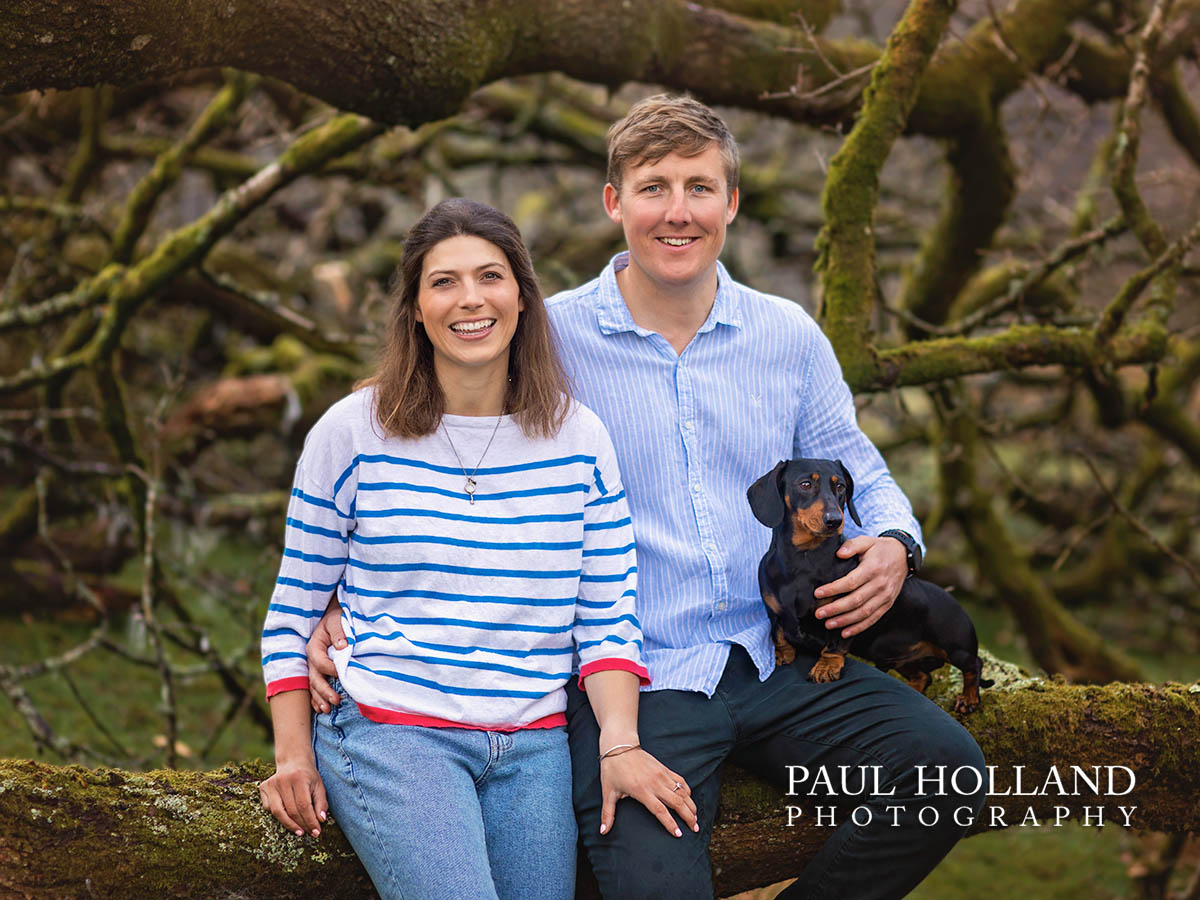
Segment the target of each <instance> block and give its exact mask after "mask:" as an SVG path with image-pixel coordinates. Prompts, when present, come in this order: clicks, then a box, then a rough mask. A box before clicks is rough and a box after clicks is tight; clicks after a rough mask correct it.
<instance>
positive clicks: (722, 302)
mask: <svg viewBox="0 0 1200 900" xmlns="http://www.w3.org/2000/svg"><path fill="white" fill-rule="evenodd" d="M628 265H629V251H628V250H622V251H621V252H620V253H618V254H617V255H616V256H614V257H613V258H612V259H611V260H609V262H608V265H607V266H605V267H604V270H603V271H602V272H601V273H600V292H599V295H598V296H597V298H596V319H597V322H598V323H599V325H600V331H601V333H603V334H616V333H618V332H621V331H632V332H634V333H635V334H639V335H641V336H642V337H647V336H648V335H650V334H653V332H651V331H650V330H649V329H646V328H642V327H641V326H640V325H638V324H637V323H636V322H634V321H633V315H632V314H631V313H630V312H629V307H628V306H626V305H625V298H624V297H623V296H621V289H620V288H619V287H618V286H617V273H618V272H619V271H621V270H622V269H624V268H625V267H626V266H628ZM717 325H731V326H733V327H734V328H741V327H742V309H741V300H740V297H739V294H738V290H737V287H736V285H735V284H734V281H733V279H732V278H730V277H729V273H728V272H727V271H726V270H725V266H723V265H722V264H721V262H720V260H718V261H717V296H716V299H715V300H714V301H713V308H712V309H711V310H710V311H709V314H708V318H707V319H705V321H704V324H703V325H701V326H700V330H699V331H698V332H697V333H703V332H705V331H712V330H713V329H714V328H716V327H717Z"/></svg>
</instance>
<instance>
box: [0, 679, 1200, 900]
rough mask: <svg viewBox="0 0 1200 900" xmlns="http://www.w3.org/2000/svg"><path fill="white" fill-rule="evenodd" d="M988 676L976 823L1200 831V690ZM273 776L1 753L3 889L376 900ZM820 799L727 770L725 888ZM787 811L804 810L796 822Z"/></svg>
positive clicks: (789, 842) (772, 876)
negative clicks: (299, 832)
mask: <svg viewBox="0 0 1200 900" xmlns="http://www.w3.org/2000/svg"><path fill="white" fill-rule="evenodd" d="M985 675H986V676H987V677H990V678H994V679H995V680H996V682H997V684H996V686H995V687H993V688H991V689H988V690H985V691H984V702H983V706H982V708H981V709H980V710H979V711H978V712H976V713H975V714H973V715H972V716H969V717H967V718H966V719H965V721H964V724H965V725H966V726H967V728H968V729H970V731H971V732H972V733H973V734H974V735H975V737H976V739H977V740H978V741H979V743H980V746H981V747H982V748H983V751H984V754H985V756H986V757H987V760H988V762H989V764H990V765H992V766H994V767H996V768H995V788H996V793H995V794H994V795H993V796H991V797H990V798H989V801H988V803H989V808H985V812H984V815H982V816H981V817H980V820H979V822H977V823H976V824H975V826H974V828H973V830H975V831H979V830H984V829H986V828H989V827H1000V826H1001V825H1006V826H1012V825H1024V826H1026V827H1032V826H1033V824H1034V822H1033V818H1036V820H1037V822H1038V823H1039V824H1040V826H1041V827H1043V828H1048V827H1049V826H1051V825H1052V824H1053V823H1054V819H1055V816H1056V814H1057V815H1058V816H1059V817H1060V818H1062V819H1063V820H1064V821H1065V820H1066V818H1070V819H1071V820H1073V821H1083V820H1084V816H1085V815H1088V814H1089V812H1088V811H1089V810H1090V816H1091V819H1090V822H1091V824H1093V825H1094V824H1096V823H1097V816H1098V815H1100V814H1101V813H1099V812H1098V811H1099V810H1100V809H1101V808H1103V813H1102V815H1103V822H1104V824H1106V825H1108V826H1110V827H1112V826H1116V827H1120V826H1121V825H1123V824H1124V815H1123V814H1122V813H1121V811H1120V810H1119V809H1118V807H1119V806H1121V807H1124V808H1125V809H1126V810H1128V809H1130V808H1131V807H1134V808H1135V809H1134V810H1133V812H1132V814H1131V818H1130V822H1131V824H1132V825H1133V826H1136V827H1141V828H1152V829H1158V830H1167V831H1175V832H1181V831H1189V830H1196V829H1198V828H1200V791H1197V781H1198V779H1200V775H1198V773H1200V731H1198V730H1197V728H1196V722H1197V720H1198V719H1200V685H1191V686H1187V685H1165V686H1161V687H1155V686H1152V685H1146V684H1112V685H1108V686H1105V687H1086V686H1076V685H1068V684H1065V683H1062V682H1058V681H1045V680H1041V679H1036V678H1031V677H1028V676H1025V675H1023V674H1022V673H1020V672H1018V671H1017V670H1016V669H1015V667H1012V666H1008V665H1006V664H1002V663H997V664H993V663H992V661H991V660H989V661H988V665H987V668H986V670H985ZM955 690H956V689H955V688H953V687H952V686H951V684H950V682H949V679H943V680H942V681H939V682H937V683H935V686H934V687H933V688H931V694H933V695H935V697H934V698H935V699H937V700H938V701H939V702H949V701H950V699H951V698H952V696H953V694H954V692H955ZM1017 766H1021V767H1023V768H1022V769H1021V771H1020V785H1017V784H1016V782H1015V779H1016V776H1017V772H1016V769H1015V767H1017ZM1072 766H1079V767H1082V769H1083V771H1084V773H1085V774H1087V775H1089V776H1091V775H1092V774H1093V773H1094V771H1096V769H1095V767H1100V768H1099V771H1100V773H1101V782H1102V783H1101V786H1100V795H1099V796H1097V795H1096V794H1094V793H1092V792H1090V791H1088V790H1086V789H1084V790H1083V791H1082V793H1081V794H1080V795H1078V796H1071V795H1064V793H1062V792H1060V791H1059V790H1058V786H1057V784H1055V783H1053V782H1051V783H1050V786H1049V789H1047V777H1048V775H1049V774H1050V773H1051V772H1052V767H1057V773H1058V775H1059V776H1060V777H1061V780H1062V784H1063V788H1064V791H1065V792H1068V793H1069V792H1071V791H1072V790H1073V778H1074V772H1073V770H1072V769H1071V767H1072ZM1109 766H1114V767H1117V766H1123V767H1127V768H1128V770H1129V771H1130V772H1132V773H1133V783H1132V785H1130V783H1129V782H1130V778H1129V776H1128V774H1127V773H1126V772H1125V770H1123V769H1116V770H1114V771H1115V773H1116V778H1115V785H1114V788H1113V793H1111V794H1110V793H1109V788H1108V784H1107V773H1108V769H1107V768H1105V767H1109ZM269 772H270V767H269V766H267V765H265V764H262V763H249V764H245V765H238V766H227V767H225V768H223V769H220V770H218V771H216V772H206V773H195V772H167V771H159V772H151V773H147V774H141V775H139V774H133V773H129V772H121V771H117V770H112V769H83V768H79V767H75V766H67V767H58V766H48V765H43V764H40V763H36V762H31V761H25V760H9V761H4V762H0V822H3V823H4V827H3V829H0V898H8V897H22V898H50V897H55V898H59V897H67V898H74V897H79V898H90V897H105V898H109V900H119V898H139V900H140V898H144V897H166V896H169V897H173V898H181V900H186V898H191V897H196V898H201V897H202V898H215V897H234V896H253V897H255V898H257V900H271V898H276V897H278V898H284V897H288V898H321V900H325V898H332V897H345V896H369V894H370V892H369V887H368V885H367V882H366V879H365V876H364V874H363V872H362V869H361V867H360V866H359V864H358V862H357V860H356V859H355V857H354V855H353V853H352V852H351V851H350V848H349V847H348V845H347V844H346V841H345V839H344V838H343V837H342V835H341V832H340V831H339V830H338V829H337V828H336V827H327V828H326V829H325V832H324V834H323V835H322V837H321V839H320V840H311V839H303V840H302V839H299V838H296V837H294V836H292V835H290V834H287V833H286V832H284V830H283V829H282V828H281V827H280V826H278V825H277V824H276V823H275V821H274V820H273V819H271V818H270V817H269V816H268V815H267V814H266V813H265V812H264V811H263V810H262V808H261V807H260V806H259V803H258V791H257V790H256V788H255V784H256V782H257V781H258V779H260V778H263V777H265V776H266V775H267V774H269ZM835 777H836V775H835ZM1017 787H1020V788H1021V789H1022V790H1023V791H1025V792H1026V793H1024V794H1018V793H1017V792H1016V791H1015V790H1014V789H1015V788H1017ZM1129 787H1131V788H1132V789H1131V790H1129V791H1128V792H1127V793H1124V792H1125V790H1126V788H1129ZM1006 791H1007V792H1008V793H1005V792H1006ZM814 801H816V802H821V801H820V800H819V798H810V797H807V796H804V795H801V796H794V797H787V796H784V795H783V794H782V793H780V792H779V791H778V790H776V789H774V788H771V787H769V786H767V785H766V784H764V783H762V782H759V781H757V780H754V779H751V778H749V777H748V776H746V775H744V774H742V773H740V772H737V771H735V770H733V769H731V768H730V769H726V773H725V782H724V785H723V787H722V791H721V811H720V813H719V815H718V820H717V826H716V829H715V833H714V837H713V868H714V873H715V876H716V883H717V889H718V895H720V896H726V895H729V894H732V893H734V892H737V891H741V890H745V889H748V888H751V887H755V886H761V885H766V884H771V883H773V882H776V881H780V880H782V879H784V878H788V877H791V876H794V875H796V874H797V873H798V872H799V871H800V869H801V868H802V867H803V865H804V863H805V861H806V860H807V859H809V858H810V857H811V856H812V855H813V853H815V851H816V849H817V847H819V846H820V844H821V842H822V841H823V840H824V838H825V837H826V835H827V834H828V831H827V829H825V828H823V827H822V828H818V827H816V826H815V825H814V824H813V812H814V810H813V809H812V808H811V807H812V806H813V803H814ZM789 806H799V807H800V808H801V809H803V810H804V813H803V814H802V815H801V816H800V817H799V819H798V820H797V821H798V824H797V825H796V826H795V827H787V819H788V807H789ZM1051 833H1052V832H1051ZM579 896H580V897H585V896H589V894H588V893H587V890H586V889H583V890H581V892H580V895H579Z"/></svg>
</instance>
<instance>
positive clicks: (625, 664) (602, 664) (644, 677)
mask: <svg viewBox="0 0 1200 900" xmlns="http://www.w3.org/2000/svg"><path fill="white" fill-rule="evenodd" d="M612 669H616V670H619V671H621V672H632V673H633V674H634V675H636V676H637V677H638V681H639V684H638V686H639V687H645V686H646V685H648V684H649V683H650V673H649V672H648V671H646V667H645V666H643V665H641V664H640V663H635V662H634V661H633V660H631V659H624V658H623V657H619V656H614V657H610V658H608V659H594V660H592V661H591V662H590V663H588V664H587V665H584V666H580V667H579V689H580V690H581V691H586V690H587V688H586V687H584V685H583V680H584V679H585V678H587V677H588V676H589V675H592V674H594V673H596V672H605V671H609V670H612Z"/></svg>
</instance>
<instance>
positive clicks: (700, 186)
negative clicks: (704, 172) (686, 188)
mask: <svg viewBox="0 0 1200 900" xmlns="http://www.w3.org/2000/svg"><path fill="white" fill-rule="evenodd" d="M692 190H693V191H695V192H696V193H697V194H703V193H704V192H705V191H707V190H708V185H707V184H693V185H692Z"/></svg>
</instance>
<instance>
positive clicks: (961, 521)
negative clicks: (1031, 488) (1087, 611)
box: [939, 389, 1142, 682]
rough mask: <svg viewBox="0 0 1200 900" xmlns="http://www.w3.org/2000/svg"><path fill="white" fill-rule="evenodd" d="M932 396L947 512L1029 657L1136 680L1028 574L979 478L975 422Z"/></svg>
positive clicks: (1104, 677) (1059, 669)
mask: <svg viewBox="0 0 1200 900" xmlns="http://www.w3.org/2000/svg"><path fill="white" fill-rule="evenodd" d="M939 400H940V405H941V408H942V429H943V434H942V444H943V446H942V452H941V453H940V454H939V456H940V467H941V481H942V484H943V485H944V486H945V487H944V491H945V493H946V506H947V509H948V512H949V514H950V515H951V516H953V517H954V519H955V520H956V521H957V522H958V525H959V528H960V529H961V530H962V532H963V534H964V536H965V537H966V539H967V542H968V543H969V544H970V546H971V551H972V555H973V556H974V559H975V563H976V565H977V566H978V568H979V576H980V581H981V582H982V583H985V584H987V585H989V586H990V588H991V589H992V590H993V591H994V592H995V595H996V596H997V597H998V598H1000V600H1001V602H1003V603H1005V604H1006V605H1007V606H1008V607H1009V608H1010V609H1011V610H1012V613H1013V616H1014V618H1015V619H1016V621H1017V624H1018V625H1019V626H1020V629H1021V633H1022V634H1023V635H1024V636H1025V638H1026V640H1027V641H1028V642H1029V649H1030V652H1031V653H1032V654H1033V657H1034V659H1035V660H1037V662H1038V664H1039V665H1040V666H1042V667H1043V668H1045V669H1046V670H1047V671H1049V672H1053V673H1056V674H1062V675H1066V676H1067V677H1068V678H1071V679H1072V680H1077V681H1091V682H1106V681H1111V680H1114V679H1120V680H1131V681H1136V680H1140V679H1141V677H1142V676H1141V669H1140V667H1139V666H1138V665H1137V664H1136V663H1135V662H1134V661H1133V660H1132V659H1131V658H1130V657H1129V656H1127V655H1126V654H1125V653H1123V652H1122V651H1121V650H1120V649H1118V648H1116V647H1113V646H1112V645H1111V644H1110V643H1108V642H1107V641H1105V640H1104V638H1102V637H1101V636H1100V635H1099V634H1098V633H1097V632H1095V631H1093V630H1092V629H1091V628H1089V627H1087V626H1086V625H1084V624H1083V623H1082V622H1080V621H1079V620H1078V619H1076V618H1075V617H1074V616H1073V615H1071V613H1070V612H1069V611H1068V610H1067V609H1066V608H1064V607H1063V606H1062V604H1060V603H1059V602H1058V600H1057V599H1056V598H1055V597H1054V595H1053V594H1052V593H1051V592H1050V590H1049V588H1048V587H1047V586H1046V585H1045V583H1044V582H1043V581H1042V580H1041V579H1040V578H1038V577H1037V575H1036V574H1035V573H1034V571H1033V569H1032V567H1031V566H1030V564H1029V559H1028V556H1027V554H1026V553H1025V552H1024V551H1023V550H1022V549H1021V547H1020V546H1019V545H1018V544H1017V542H1016V541H1015V540H1014V539H1013V537H1012V533H1011V530H1010V528H1009V527H1008V524H1007V523H1006V522H1005V520H1004V518H1003V517H1002V516H1001V514H1000V511H999V510H998V509H997V507H996V503H995V499H994V496H993V493H992V491H991V490H990V489H989V488H988V486H987V484H986V482H985V480H984V479H983V477H982V473H981V471H980V461H979V458H980V455H981V449H982V448H981V446H980V443H981V441H982V440H983V437H982V435H981V434H980V431H979V425H978V422H977V421H976V420H975V418H974V416H973V415H972V413H971V412H970V411H969V410H966V409H963V408H962V407H961V406H960V405H959V402H958V399H957V398H956V397H955V396H954V394H953V392H952V391H950V390H949V389H947V390H943V391H942V392H941V393H940V395H939Z"/></svg>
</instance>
